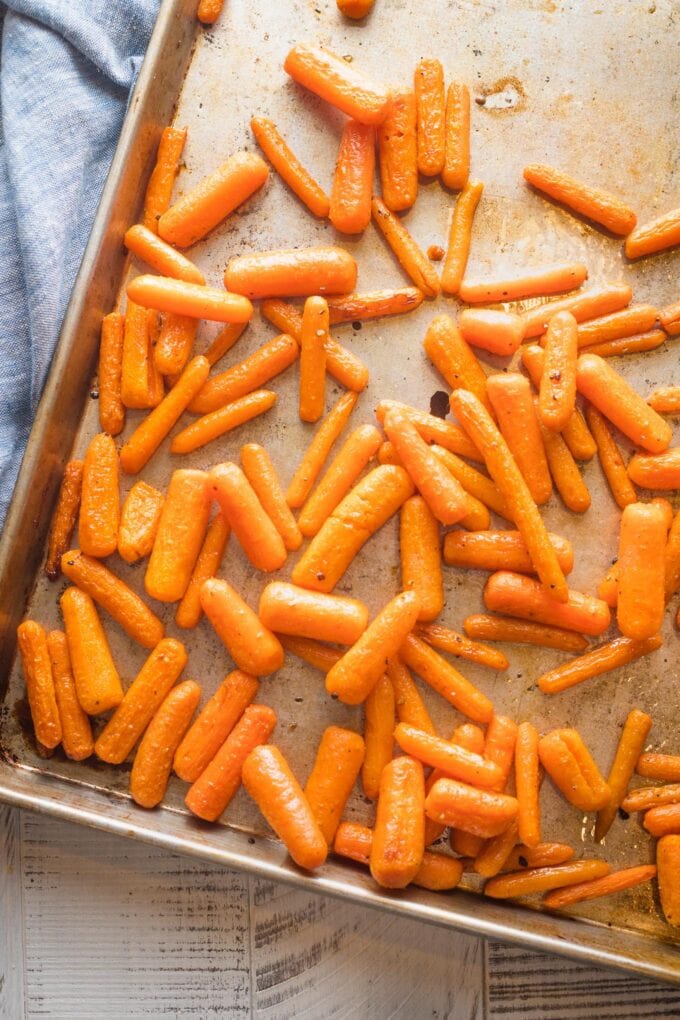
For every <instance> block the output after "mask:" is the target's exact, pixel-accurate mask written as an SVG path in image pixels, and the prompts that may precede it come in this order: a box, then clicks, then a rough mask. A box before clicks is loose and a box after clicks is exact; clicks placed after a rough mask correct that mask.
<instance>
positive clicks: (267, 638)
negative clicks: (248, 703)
mask: <svg viewBox="0 0 680 1020" xmlns="http://www.w3.org/2000/svg"><path fill="white" fill-rule="evenodd" d="M201 607H202V609H203V612H204V613H205V615H206V616H207V617H208V619H209V620H210V623H211V624H212V625H213V628H214V629H215V632H216V634H217V636H218V637H219V639H220V640H221V641H222V642H223V643H224V645H225V646H226V648H227V650H228V651H229V654H230V655H231V657H232V659H233V660H234V662H235V663H236V665H237V666H238V668H239V669H241V670H243V672H244V673H251V674H252V675H253V676H267V675H268V674H269V673H275V672H276V670H277V669H280V668H281V666H282V665H283V660H284V657H285V656H284V652H283V648H282V646H281V643H280V641H279V640H278V638H277V637H276V636H275V635H274V634H272V632H271V631H270V630H268V629H267V628H266V627H265V626H264V624H263V623H262V622H261V621H260V619H259V617H258V616H257V615H256V614H255V612H254V611H253V610H252V609H251V608H250V606H249V605H248V604H247V603H246V602H244V601H243V599H242V598H241V596H240V595H239V594H238V592H237V591H236V590H235V589H234V588H232V586H231V585H230V584H228V583H227V582H226V581H223V580H218V579H217V578H216V577H210V578H208V580H207V581H204V582H203V585H202V586H201Z"/></svg>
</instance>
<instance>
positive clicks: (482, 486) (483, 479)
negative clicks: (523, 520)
mask: <svg viewBox="0 0 680 1020" xmlns="http://www.w3.org/2000/svg"><path fill="white" fill-rule="evenodd" d="M411 420H412V421H413V419H411ZM414 424H415V422H414ZM417 427H418V426H417V424H416V428H417ZM421 435H422V432H421ZM389 445H391V444H389ZM387 446H388V444H387V443H383V446H382V447H381V450H384V449H385V447H387ZM431 449H432V452H433V453H436V454H437V456H438V457H439V459H440V460H441V461H443V463H444V464H445V465H446V467H447V469H448V470H449V471H450V472H451V474H452V475H453V477H454V478H457V479H458V481H459V482H460V484H461V485H462V486H463V488H464V489H465V491H466V492H467V493H468V495H469V496H472V497H474V499H476V500H478V501H479V502H480V503H484V505H485V506H488V507H489V509H490V510H493V511H494V512H495V513H497V514H498V515H499V516H500V517H505V518H506V519H507V520H509V518H510V511H509V510H508V508H507V506H506V504H505V500H504V499H503V497H502V496H501V494H500V492H499V491H498V488H497V487H496V485H495V484H494V483H493V482H492V481H491V479H490V478H489V477H488V476H487V475H483V474H481V472H479V471H477V470H476V469H475V468H473V467H471V466H470V465H469V464H466V463H465V461H464V460H461V459H460V457H457V456H456V455H455V453H451V452H450V450H446V449H444V447H443V446H438V445H437V444H436V443H434V444H433V445H432V447H431ZM461 523H462V524H463V525H465V518H463V519H462V521H461Z"/></svg>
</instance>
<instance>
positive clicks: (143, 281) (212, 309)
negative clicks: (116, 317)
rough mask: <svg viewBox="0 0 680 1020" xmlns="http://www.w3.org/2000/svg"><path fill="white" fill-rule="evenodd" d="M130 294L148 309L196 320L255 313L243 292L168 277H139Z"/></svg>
mask: <svg viewBox="0 0 680 1020" xmlns="http://www.w3.org/2000/svg"><path fill="white" fill-rule="evenodd" d="M127 295H128V298H129V299H130V300H131V301H133V302H134V303H136V304H139V305H143V306H144V307H145V308H155V309H157V311H159V312H171V313H173V314H175V315H188V316H189V317H190V318H195V319H210V320H212V321H214V322H248V321H249V320H250V319H251V318H252V315H253V306H252V305H251V303H250V301H249V300H248V298H247V297H243V296H242V295H241V294H238V293H236V294H228V293H227V291H225V290H218V289H217V288H216V287H205V286H202V285H201V284H199V283H185V282H184V280H171V279H170V278H169V277H166V276H151V275H148V274H147V275H144V276H136V277H135V279H134V280H132V281H131V282H130V283H129V284H128V287H127ZM123 367H124V366H123Z"/></svg>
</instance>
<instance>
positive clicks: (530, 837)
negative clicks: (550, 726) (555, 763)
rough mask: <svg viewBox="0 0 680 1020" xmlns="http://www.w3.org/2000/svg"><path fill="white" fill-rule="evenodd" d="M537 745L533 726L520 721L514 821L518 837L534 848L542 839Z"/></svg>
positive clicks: (537, 739) (516, 751)
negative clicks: (515, 821) (516, 809)
mask: <svg viewBox="0 0 680 1020" xmlns="http://www.w3.org/2000/svg"><path fill="white" fill-rule="evenodd" d="M538 744H539V737H538V732H537V731H536V728H535V727H534V726H532V724H531V723H529V722H523V723H520V725H519V727H518V729H517V742H516V744H515V788H516V790H517V802H518V804H519V810H518V815H517V821H518V834H519V838H520V840H521V842H522V843H524V844H525V845H526V846H528V847H537V846H538V845H539V843H540V841H541V805H540V802H539V793H540V776H539V772H540V762H539V756H538ZM503 863H505V862H503Z"/></svg>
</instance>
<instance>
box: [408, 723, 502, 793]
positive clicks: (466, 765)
mask: <svg viewBox="0 0 680 1020" xmlns="http://www.w3.org/2000/svg"><path fill="white" fill-rule="evenodd" d="M394 739H395V740H396V741H397V743H398V744H399V747H400V748H401V749H402V751H404V752H405V753H406V754H408V755H410V756H411V757H412V758H415V759H416V760H417V761H420V762H422V763H423V764H424V765H430V766H432V768H437V769H439V770H440V771H441V772H443V773H444V774H445V775H446V776H451V777H452V778H453V779H459V780H461V782H464V783H469V784H470V785H471V786H478V787H483V788H485V789H495V788H496V787H497V786H498V785H499V783H500V782H501V781H502V772H501V769H500V767H499V766H498V765H497V764H496V763H495V762H493V761H491V760H489V759H487V758H483V757H482V756H481V755H478V754H473V753H472V752H471V751H467V750H466V749H465V748H464V747H460V745H458V744H455V743H452V742H450V741H448V740H442V739H441V737H437V736H435V735H434V734H432V733H425V732H424V731H423V730H419V729H417V728H416V727H415V726H409V725H408V724H407V723H399V725H398V726H397V727H396V729H395V731H394Z"/></svg>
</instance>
